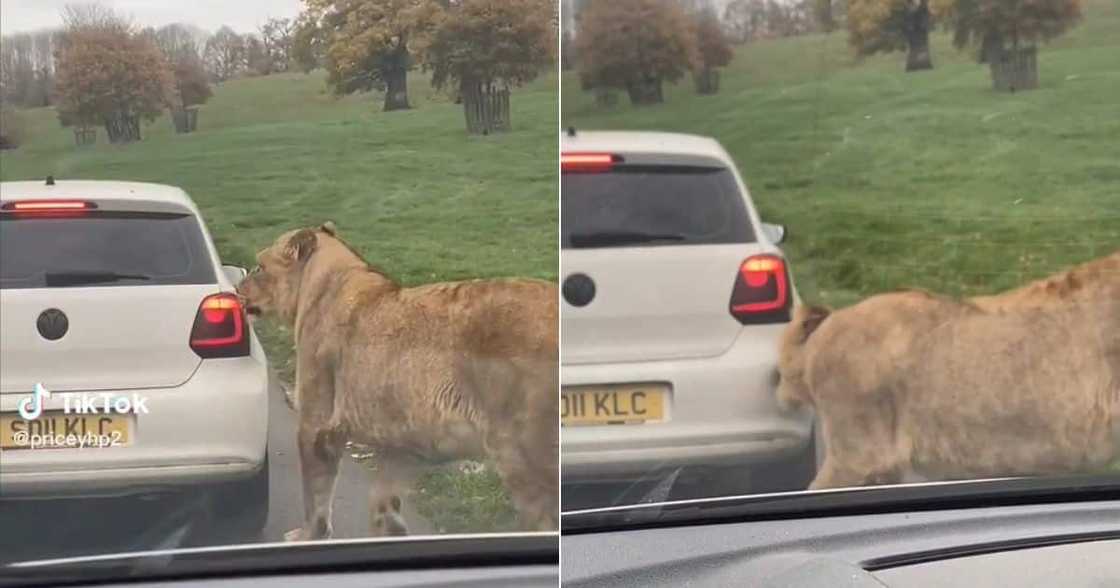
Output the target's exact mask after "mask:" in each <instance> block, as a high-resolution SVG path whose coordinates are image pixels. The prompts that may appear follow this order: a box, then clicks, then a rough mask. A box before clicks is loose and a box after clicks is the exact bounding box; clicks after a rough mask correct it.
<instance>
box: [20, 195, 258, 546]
mask: <svg viewBox="0 0 1120 588" xmlns="http://www.w3.org/2000/svg"><path fill="white" fill-rule="evenodd" d="M244 273H245V270H244V269H241V268H236V267H232V266H222V264H221V262H220V261H219V259H218V253H217V251H216V249H215V248H214V244H213V242H212V240H211V238H210V234H209V232H208V231H207V229H206V226H205V224H204V223H203V221H202V216H201V214H200V213H199V211H198V208H197V207H196V206H195V204H194V203H193V202H192V201H191V199H190V198H189V197H188V196H187V194H186V193H184V192H183V191H182V190H180V189H178V188H174V187H171V186H162V185H156V184H142V183H127V182H93V181H58V182H55V181H54V180H53V179H49V178H48V179H47V181H45V182H6V183H0V324H3V328H2V329H0V462H2V464H3V467H0V497H2V498H3V500H5V501H10V500H20V499H53V498H76V497H81V498H85V497H101V496H134V495H139V496H144V495H160V494H161V493H167V492H175V491H188V492H191V493H194V492H198V491H199V490H214V492H213V493H212V494H213V495H215V496H218V497H219V499H218V501H217V503H218V504H217V506H218V507H219V508H225V509H236V514H237V515H238V516H239V517H244V516H246V514H247V513H248V515H249V519H250V520H251V521H252V523H251V524H253V525H256V524H259V525H260V526H262V527H263V524H264V520H265V518H266V517H267V510H268V467H267V466H268V460H267V451H266V444H267V439H268V404H267V393H268V383H269V376H268V365H267V361H266V359H265V355H264V351H263V349H262V348H261V345H260V343H259V341H258V340H257V338H256V337H255V336H254V334H253V331H252V329H251V327H250V325H249V323H248V321H247V320H246V317H245V313H244V310H243V309H242V307H241V303H240V302H239V301H238V298H237V296H236V294H235V290H234V286H235V283H236V281H238V280H240V279H241V278H242V277H244ZM106 401H108V403H109V404H108V406H106V404H105V402H106Z"/></svg>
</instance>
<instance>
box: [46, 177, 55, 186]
mask: <svg viewBox="0 0 1120 588" xmlns="http://www.w3.org/2000/svg"><path fill="white" fill-rule="evenodd" d="M47 185H48V186H53V185H54V176H47Z"/></svg>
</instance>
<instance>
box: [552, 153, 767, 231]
mask: <svg viewBox="0 0 1120 588" xmlns="http://www.w3.org/2000/svg"><path fill="white" fill-rule="evenodd" d="M560 208H561V215H562V216H561V219H562V221H561V225H562V227H561V233H562V236H561V239H562V241H561V247H562V248H565V249H568V248H595V247H635V246H641V247H647V246H657V245H704V244H714V243H750V242H753V241H754V240H755V237H754V231H753V230H752V229H751V223H750V220H749V217H748V216H747V210H746V206H745V205H744V204H743V198H742V195H741V194H740V193H739V188H738V185H737V184H736V183H735V178H734V176H732V174H731V172H730V171H729V170H727V169H726V168H717V167H693V166H649V165H626V166H618V167H615V168H614V169H613V170H612V171H610V172H607V173H565V174H563V176H562V179H561V187H560Z"/></svg>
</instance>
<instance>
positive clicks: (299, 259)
mask: <svg viewBox="0 0 1120 588" xmlns="http://www.w3.org/2000/svg"><path fill="white" fill-rule="evenodd" d="M324 233H325V234H327V235H331V236H333V235H335V227H334V223H331V222H329V221H328V222H326V223H324V224H323V225H322V226H320V227H316V228H303V229H294V230H291V231H288V232H286V233H284V234H282V235H280V237H278V238H277V239H276V241H275V242H273V243H272V245H270V246H268V247H266V248H264V249H262V250H261V251H260V252H259V253H257V267H255V268H253V271H251V272H250V273H249V275H248V276H246V277H245V279H244V280H242V281H241V283H240V284H238V285H237V293H238V295H240V296H241V298H242V300H243V301H244V303H245V310H246V312H248V313H249V314H250V315H254V316H255V315H265V316H275V317H278V318H280V319H282V320H284V321H286V322H288V323H291V322H294V321H295V316H296V308H297V305H298V303H299V288H300V283H301V281H302V278H303V270H304V268H305V267H306V266H307V261H308V260H309V259H311V256H312V254H314V253H315V251H316V249H317V248H318V245H319V236H320V235H321V234H324Z"/></svg>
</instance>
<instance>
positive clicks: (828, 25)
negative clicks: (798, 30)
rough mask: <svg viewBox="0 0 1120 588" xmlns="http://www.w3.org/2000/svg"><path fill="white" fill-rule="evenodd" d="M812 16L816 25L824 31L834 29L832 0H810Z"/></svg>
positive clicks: (828, 31)
mask: <svg viewBox="0 0 1120 588" xmlns="http://www.w3.org/2000/svg"><path fill="white" fill-rule="evenodd" d="M812 2H813V18H814V19H815V20H816V21H817V25H819V26H820V28H821V30H822V31H824V32H826V33H831V32H832V31H833V30H835V29H836V19H835V16H834V15H833V13H832V0H812Z"/></svg>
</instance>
